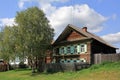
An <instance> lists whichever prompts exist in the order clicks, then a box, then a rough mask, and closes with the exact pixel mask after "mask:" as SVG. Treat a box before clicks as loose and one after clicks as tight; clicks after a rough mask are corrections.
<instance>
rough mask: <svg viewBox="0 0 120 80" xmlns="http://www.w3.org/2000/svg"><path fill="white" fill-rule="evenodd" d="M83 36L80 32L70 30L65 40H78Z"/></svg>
mask: <svg viewBox="0 0 120 80" xmlns="http://www.w3.org/2000/svg"><path fill="white" fill-rule="evenodd" d="M83 37H85V36H83V35H82V34H80V33H78V32H76V31H72V32H71V33H70V34H69V35H68V36H67V38H66V41H73V40H79V39H81V38H83Z"/></svg>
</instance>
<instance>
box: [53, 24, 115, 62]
mask: <svg viewBox="0 0 120 80" xmlns="http://www.w3.org/2000/svg"><path fill="white" fill-rule="evenodd" d="M96 53H105V54H108V53H116V48H115V47H113V46H111V45H110V44H108V43H107V42H106V41H104V40H103V39H101V38H100V37H98V36H96V35H94V34H92V33H90V32H88V31H87V27H83V28H78V27H76V26H74V25H71V24H68V25H67V27H66V28H65V29H64V31H63V32H62V33H61V34H60V36H59V37H58V38H57V39H56V41H55V42H54V43H53V60H52V62H53V63H74V62H86V63H89V64H94V54H96Z"/></svg>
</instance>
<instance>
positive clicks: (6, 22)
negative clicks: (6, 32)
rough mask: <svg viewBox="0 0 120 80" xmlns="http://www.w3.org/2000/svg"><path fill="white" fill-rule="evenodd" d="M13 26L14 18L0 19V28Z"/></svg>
mask: <svg viewBox="0 0 120 80" xmlns="http://www.w3.org/2000/svg"><path fill="white" fill-rule="evenodd" d="M13 24H15V22H14V18H2V19H0V26H5V25H7V26H13Z"/></svg>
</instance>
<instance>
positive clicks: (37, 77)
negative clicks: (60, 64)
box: [0, 62, 120, 80]
mask: <svg viewBox="0 0 120 80" xmlns="http://www.w3.org/2000/svg"><path fill="white" fill-rule="evenodd" d="M0 80H120V62H115V63H103V64H100V65H93V66H91V67H90V68H88V69H84V70H80V71H77V72H64V73H62V72H57V73H53V74H48V73H41V74H37V73H36V74H32V73H31V70H12V71H7V72H0Z"/></svg>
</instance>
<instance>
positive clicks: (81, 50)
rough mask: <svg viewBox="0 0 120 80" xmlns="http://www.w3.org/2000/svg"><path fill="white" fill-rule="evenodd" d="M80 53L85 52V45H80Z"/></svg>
mask: <svg viewBox="0 0 120 80" xmlns="http://www.w3.org/2000/svg"><path fill="white" fill-rule="evenodd" d="M80 52H81V53H83V52H87V45H86V44H81V45H80Z"/></svg>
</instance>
